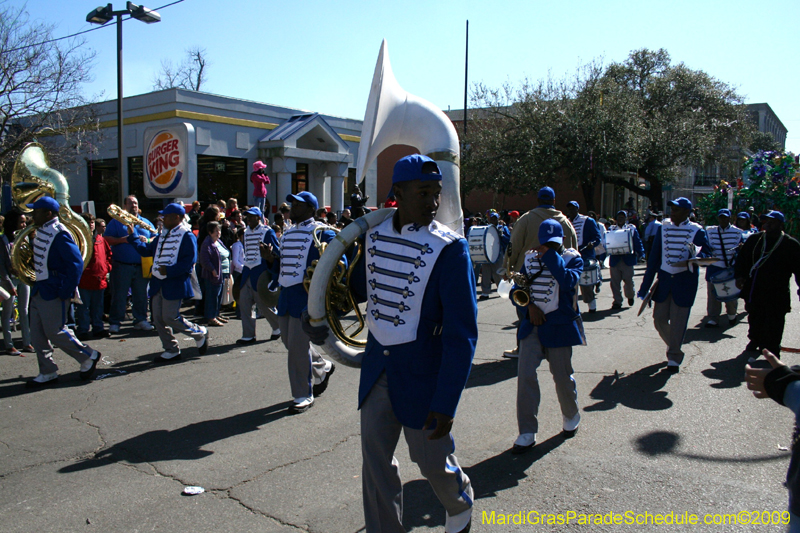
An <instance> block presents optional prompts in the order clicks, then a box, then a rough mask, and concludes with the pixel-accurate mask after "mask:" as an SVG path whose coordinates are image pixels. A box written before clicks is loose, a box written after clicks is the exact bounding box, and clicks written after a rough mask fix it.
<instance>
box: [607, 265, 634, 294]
mask: <svg viewBox="0 0 800 533" xmlns="http://www.w3.org/2000/svg"><path fill="white" fill-rule="evenodd" d="M622 282H624V283H625V298H627V299H629V300H632V299H633V298H634V296H635V294H634V291H633V265H626V264H625V262H624V261H622V260H620V262H619V263H617V264H616V265H614V266H613V267H611V294H613V295H614V303H618V304H621V303H622V291H621V290H620V284H621V283H622Z"/></svg>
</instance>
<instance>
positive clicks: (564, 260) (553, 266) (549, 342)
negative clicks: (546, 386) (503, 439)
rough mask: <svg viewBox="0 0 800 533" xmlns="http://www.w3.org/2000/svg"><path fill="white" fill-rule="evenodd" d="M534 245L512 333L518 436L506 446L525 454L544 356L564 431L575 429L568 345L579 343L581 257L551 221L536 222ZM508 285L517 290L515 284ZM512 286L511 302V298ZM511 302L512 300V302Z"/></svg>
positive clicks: (532, 436)
mask: <svg viewBox="0 0 800 533" xmlns="http://www.w3.org/2000/svg"><path fill="white" fill-rule="evenodd" d="M539 242H540V243H541V244H540V245H539V246H538V247H536V248H535V249H533V250H530V251H528V253H526V254H525V263H524V266H523V268H522V271H521V273H522V275H523V276H525V278H527V280H528V284H529V287H527V290H528V295H529V296H530V303H529V304H528V306H527V307H525V308H522V309H523V318H522V320H521V323H520V328H519V332H518V333H517V335H518V336H519V338H520V344H519V363H518V370H517V374H518V377H517V425H518V426H519V436H518V437H517V440H516V441H515V442H514V447H513V448H512V449H511V453H513V454H521V453H525V452H527V451H528V450H530V449H531V448H533V447H534V446H535V445H536V433H537V432H538V431H539V421H538V419H537V416H538V414H539V403H540V402H541V398H542V395H541V392H540V390H539V378H538V376H537V369H538V368H539V365H540V364H542V361H543V360H545V359H547V361H548V363H549V365H550V373H551V374H553V381H554V382H555V385H556V394H557V395H558V403H559V404H560V405H561V414H562V416H563V422H564V424H563V426H562V427H563V429H564V433H563V434H564V436H565V437H566V438H571V437H574V436H575V433H576V432H577V431H578V424H580V421H581V414H580V411H579V410H578V389H577V387H576V385H575V378H573V377H572V373H573V371H572V347H573V346H577V345H580V344H585V343H586V339H585V337H584V334H583V327H582V325H581V318H580V313H579V312H578V304H577V299H576V295H575V285H577V284H578V279H579V278H580V277H581V272H582V271H583V259H581V254H580V253H579V252H578V251H577V250H575V249H574V248H569V249H565V248H564V246H563V242H564V232H563V229H562V228H561V225H560V224H559V223H558V222H556V221H555V220H545V221H543V222H542V224H541V226H539ZM514 290H523V289H521V288H520V287H518V286H515V288H514ZM513 294H514V292H513V291H512V293H511V296H512V302H513V301H514V300H513ZM515 305H516V304H515Z"/></svg>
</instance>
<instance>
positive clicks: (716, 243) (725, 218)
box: [706, 209, 744, 328]
mask: <svg viewBox="0 0 800 533" xmlns="http://www.w3.org/2000/svg"><path fill="white" fill-rule="evenodd" d="M717 220H718V221H719V225H718V226H708V227H707V228H706V234H707V235H708V243H709V244H710V245H711V248H710V249H709V254H710V255H711V256H713V257H721V258H722V260H721V261H717V262H716V263H714V264H713V265H709V266H708V267H707V268H706V288H707V290H708V303H707V306H706V307H707V309H706V311H707V312H708V320H707V321H706V327H707V328H716V327H717V326H718V325H719V315H720V313H721V311H722V302H720V301H719V300H717V297H716V294H715V293H714V288H713V285H712V283H711V278H712V277H714V276H716V275H717V274H719V273H720V272H722V271H723V270H725V269H728V268H730V267H731V266H733V259H734V256H735V255H736V252H737V251H738V249H739V245H740V244H741V243H742V234H743V233H744V232H743V231H742V230H740V229H739V228H737V227H736V226H731V212H730V210H729V209H720V210H719V211H718V212H717ZM738 307H739V301H738V299H737V300H731V301H728V302H725V311H726V312H727V314H728V324H729V325H731V326H733V325H734V324H736V311H737V309H738Z"/></svg>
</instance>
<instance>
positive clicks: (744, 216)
mask: <svg viewBox="0 0 800 533" xmlns="http://www.w3.org/2000/svg"><path fill="white" fill-rule="evenodd" d="M735 225H736V227H737V228H739V229H740V230H742V241H746V240H747V238H748V237H750V236H751V235H754V234H756V233H758V229H756V228H754V227H753V225H752V224H750V213H748V212H747V211H742V212H741V213H739V214H738V215H736V222H735Z"/></svg>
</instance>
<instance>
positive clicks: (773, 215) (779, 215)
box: [761, 211, 786, 222]
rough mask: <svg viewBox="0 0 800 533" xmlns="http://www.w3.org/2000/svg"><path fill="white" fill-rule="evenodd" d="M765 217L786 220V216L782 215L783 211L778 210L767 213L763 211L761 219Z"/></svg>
mask: <svg viewBox="0 0 800 533" xmlns="http://www.w3.org/2000/svg"><path fill="white" fill-rule="evenodd" d="M765 218H771V219H773V220H779V221H780V222H786V217H784V216H783V213H781V212H780V211H770V212H769V213H764V214H763V215H761V220H764V219H765Z"/></svg>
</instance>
